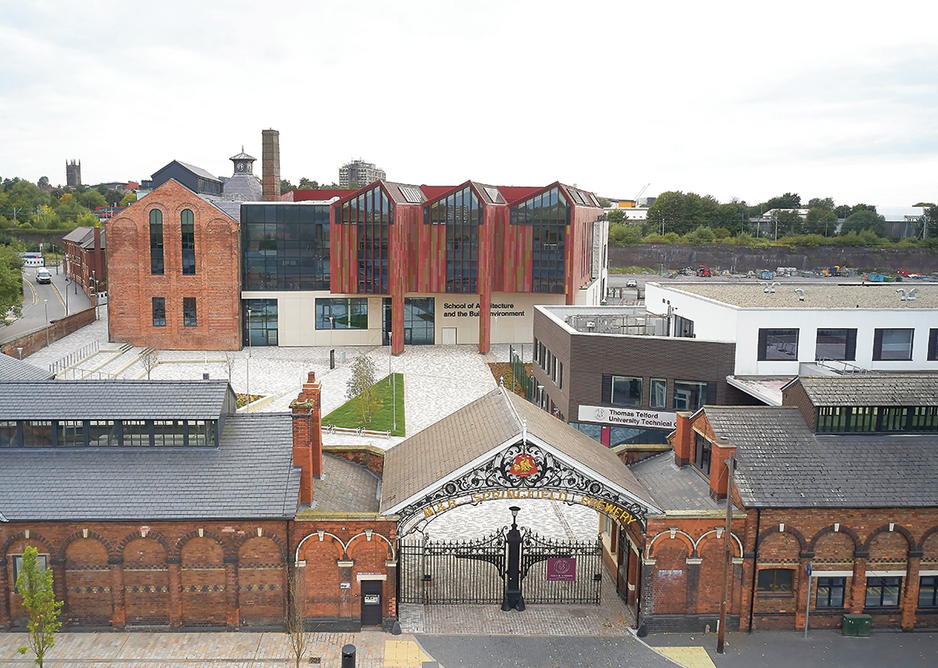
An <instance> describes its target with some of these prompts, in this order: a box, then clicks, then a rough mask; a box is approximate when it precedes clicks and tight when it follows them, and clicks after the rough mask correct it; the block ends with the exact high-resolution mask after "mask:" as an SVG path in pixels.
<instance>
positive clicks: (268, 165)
mask: <svg viewBox="0 0 938 668" xmlns="http://www.w3.org/2000/svg"><path fill="white" fill-rule="evenodd" d="M261 170H262V175H261V176H262V179H261V184H262V185H263V187H264V201H265V202H279V201H280V133H279V132H278V131H277V130H263V131H261Z"/></svg>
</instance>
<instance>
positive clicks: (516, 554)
mask: <svg viewBox="0 0 938 668" xmlns="http://www.w3.org/2000/svg"><path fill="white" fill-rule="evenodd" d="M508 510H510V511H511V529H509V530H508V573H507V580H506V582H505V598H504V600H503V601H502V610H503V611H504V612H508V611H509V610H511V609H512V608H514V609H516V610H517V611H518V612H524V597H523V596H522V595H521V532H520V531H518V522H517V520H518V511H519V510H521V508H519V507H518V506H511V507H510V508H509V509H508Z"/></svg>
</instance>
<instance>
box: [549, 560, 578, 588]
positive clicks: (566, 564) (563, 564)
mask: <svg viewBox="0 0 938 668" xmlns="http://www.w3.org/2000/svg"><path fill="white" fill-rule="evenodd" d="M574 580H576V559H575V558H570V559H563V558H561V557H551V558H549V559H548V560H547V581H548V582H573V581H574Z"/></svg>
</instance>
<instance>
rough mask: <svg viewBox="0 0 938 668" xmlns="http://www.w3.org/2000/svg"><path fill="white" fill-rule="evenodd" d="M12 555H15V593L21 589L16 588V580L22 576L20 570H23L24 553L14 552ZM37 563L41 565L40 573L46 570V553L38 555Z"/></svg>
mask: <svg viewBox="0 0 938 668" xmlns="http://www.w3.org/2000/svg"><path fill="white" fill-rule="evenodd" d="M11 556H12V557H13V593H14V594H19V593H20V590H19V589H17V588H16V580H17V579H18V578H19V576H20V571H21V570H23V555H22V554H14V555H11ZM36 565H37V566H39V572H40V573H42V572H43V571H44V570H46V555H44V554H38V555H36Z"/></svg>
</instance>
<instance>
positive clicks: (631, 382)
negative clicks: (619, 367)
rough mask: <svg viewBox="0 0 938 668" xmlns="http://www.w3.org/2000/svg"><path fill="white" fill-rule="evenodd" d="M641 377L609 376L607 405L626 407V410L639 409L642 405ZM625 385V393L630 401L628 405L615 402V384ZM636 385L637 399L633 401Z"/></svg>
mask: <svg viewBox="0 0 938 668" xmlns="http://www.w3.org/2000/svg"><path fill="white" fill-rule="evenodd" d="M642 380H643V379H642V377H641V376H620V375H618V374H610V379H609V403H610V404H612V405H613V406H626V407H628V408H639V407H641V405H642ZM617 382H618V383H619V384H625V385H627V386H628V390H627V391H626V393H627V394H628V397H629V399H630V403H622V402H618V401H616V384H617ZM636 382H637V384H638V398H637V399H635V394H636V393H635V385H636Z"/></svg>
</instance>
